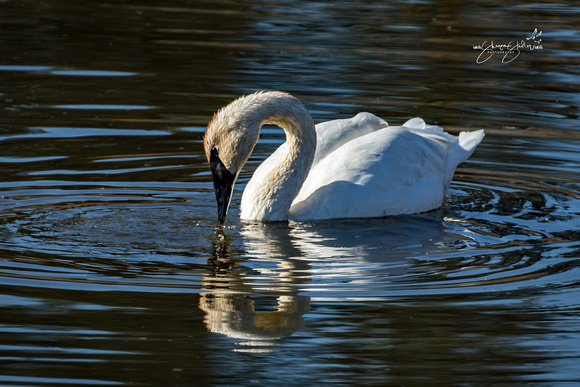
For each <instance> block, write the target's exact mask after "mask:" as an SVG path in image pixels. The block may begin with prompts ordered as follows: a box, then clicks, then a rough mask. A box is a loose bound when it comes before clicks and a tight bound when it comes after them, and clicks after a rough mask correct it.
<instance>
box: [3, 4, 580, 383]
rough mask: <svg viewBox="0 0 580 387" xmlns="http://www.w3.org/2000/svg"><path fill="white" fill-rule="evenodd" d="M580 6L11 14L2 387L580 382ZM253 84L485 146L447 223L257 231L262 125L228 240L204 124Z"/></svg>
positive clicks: (266, 141) (438, 215)
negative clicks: (250, 194)
mask: <svg viewBox="0 0 580 387" xmlns="http://www.w3.org/2000/svg"><path fill="white" fill-rule="evenodd" d="M579 17H580V9H579V8H578V7H575V6H574V5H573V4H563V3H558V2H548V3H542V4H528V3H509V4H507V3H506V4H503V3H497V2H488V1H485V2H467V3H456V2H437V1H418V2H385V3H380V4H379V3H372V2H362V3H361V2H354V1H346V2H339V3H335V2H308V3H304V4H302V3H301V4H297V3H295V2H283V1H282V2H258V3H256V2H241V3H240V2H229V1H218V2H211V3H208V2H202V1H188V2H179V1H169V2H164V3H163V4H161V3H159V4H153V3H150V2H139V1H130V2H121V3H119V2H100V1H97V2H90V3H82V2H74V1H64V2H63V1H59V2H55V1H47V2H35V1H10V0H9V1H5V2H2V3H0V31H2V33H1V34H0V49H1V52H2V56H0V171H1V173H0V384H2V385H17V386H24V385H27V386H62V385H125V384H126V385H176V386H184V385H254V384H258V385H260V384H263V385H273V384H284V385H304V384H308V385H312V384H314V385H316V384H320V383H324V382H333V383H337V384H339V385H352V384H388V385H419V384H424V385H456V384H460V385H482V384H532V385H568V384H569V385H573V384H576V383H580V368H579V367H578V364H579V361H580V349H579V348H580V333H579V332H580V329H579V327H580V242H579V241H580V231H579V230H580V220H579V219H580V217H579V215H580V204H579V202H578V198H579V197H580V184H579V183H580V178H579V176H580V175H579V173H578V170H579V166H580V156H579V155H580V152H579V149H580V132H579V131H578V122H579V120H578V118H579V106H580V98H579V96H580V70H579V67H578V65H577V62H578V58H579V54H578V53H579V52H580V50H579V49H580V33H579V32H578V28H577V23H576V21H577V20H578V18H579ZM540 32H541V34H540ZM492 42H493V45H495V47H496V48H495V49H496V52H494V53H493V54H491V53H489V52H488V51H486V52H485V55H486V58H488V59H487V60H485V61H482V60H481V58H482V56H480V55H483V53H482V51H483V47H489V45H490V44H492ZM522 42H523V43H522ZM531 42H535V43H531ZM526 44H527V45H526ZM532 44H533V47H534V48H533V49H532V48H531V47H532V46H531V45H532ZM474 46H476V48H474ZM479 46H481V47H482V48H477V47H479ZM540 46H541V47H540ZM514 47H516V48H514ZM502 50H503V51H502ZM517 50H519V53H518V52H517ZM499 51H502V52H499ZM478 57H479V58H480V59H479V60H478ZM510 59H511V60H510ZM508 60H510V61H509V63H504V62H507V61H508ZM478 62H480V63H478ZM256 90H284V91H288V92H291V93H292V94H294V95H295V96H297V97H298V98H300V99H301V100H302V101H303V102H304V104H305V105H306V107H307V108H308V109H309V110H310V111H311V112H312V115H313V118H314V120H315V121H316V122H321V121H325V120H329V119H334V118H347V117H351V116H353V115H354V114H356V113H357V112H359V111H369V112H372V113H374V114H376V115H378V116H380V117H382V118H384V119H385V120H387V121H388V122H389V123H391V124H393V125H396V124H400V123H402V122H404V121H406V120H407V119H409V118H411V117H414V116H420V117H423V118H424V119H425V120H426V121H427V122H429V123H436V124H438V125H441V126H443V127H444V128H445V129H446V130H448V131H449V132H451V133H454V134H457V133H458V132H459V131H461V130H476V129H480V128H483V129H485V130H486V137H485V140H484V142H483V143H482V144H481V145H480V146H479V147H478V149H477V151H476V152H475V153H474V155H473V156H472V157H471V158H470V160H469V161H468V162H466V163H464V164H462V165H460V167H459V168H458V170H457V172H456V174H455V178H454V181H453V183H452V186H451V188H450V191H449V194H448V199H447V202H446V204H445V206H444V207H443V208H441V209H440V210H437V211H434V212H431V213H428V214H420V215H412V216H401V217H394V218H387V219H372V220H368V219H366V220H345V221H332V222H323V221H321V222H302V223H299V222H289V223H280V224H260V223H243V222H240V221H239V217H238V215H239V212H238V206H239V200H240V197H241V192H242V191H241V190H242V189H243V187H244V183H246V182H247V181H248V179H249V177H250V176H251V173H252V171H253V170H254V169H255V168H256V166H257V165H259V163H260V162H261V161H262V160H264V159H265V158H266V157H267V156H268V155H269V154H270V153H272V152H273V151H274V149H276V147H277V146H279V144H281V143H282V142H283V141H284V138H283V133H282V131H281V130H280V129H277V128H267V129H265V130H264V131H263V133H262V139H261V141H260V142H259V143H258V146H257V148H256V151H255V153H254V154H253V155H252V158H251V159H250V161H249V163H248V164H247V166H246V168H245V169H244V171H243V173H242V175H241V184H238V185H236V188H237V189H238V191H236V193H235V195H234V201H233V204H232V207H231V211H230V214H229V222H228V225H227V226H226V227H224V228H222V229H220V228H216V227H215V224H216V206H215V199H214V194H213V189H212V183H211V174H210V172H209V168H208V166H207V162H206V160H205V155H204V152H203V149H202V137H203V133H204V131H205V125H206V124H207V122H208V121H209V120H210V118H211V116H212V114H213V113H214V112H215V111H216V110H217V109H219V108H220V107H222V106H224V105H225V104H227V103H228V102H230V101H231V100H233V99H234V98H236V97H238V96H239V95H242V94H247V93H251V92H253V91H256Z"/></svg>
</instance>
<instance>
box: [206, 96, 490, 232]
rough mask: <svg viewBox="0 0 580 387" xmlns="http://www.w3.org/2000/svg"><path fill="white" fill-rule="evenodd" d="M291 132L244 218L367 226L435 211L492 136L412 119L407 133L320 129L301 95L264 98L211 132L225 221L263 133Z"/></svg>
mask: <svg viewBox="0 0 580 387" xmlns="http://www.w3.org/2000/svg"><path fill="white" fill-rule="evenodd" d="M266 124H271V125H277V126H280V127H282V128H283V129H284V131H285V132H286V142H285V143H283V144H282V145H281V146H280V147H279V148H278V149H277V150H276V151H275V152H274V153H273V154H272V155H271V156H270V157H269V158H268V159H266V160H265V161H264V162H263V163H262V164H261V165H260V166H259V167H258V168H257V169H256V171H255V172H254V175H253V176H252V179H251V180H250V181H249V182H248V184H247V186H246V189H245V190H244V193H243V195H242V203H241V213H240V217H241V218H242V219H245V220H260V221H278V220H287V219H289V218H290V219H295V220H313V219H332V218H367V217H383V216H388V215H400V214H411V213H418V212H424V211H429V210H433V209H435V208H438V207H440V206H441V205H442V204H443V201H444V198H445V192H446V191H447V187H448V186H449V183H450V181H451V178H452V177H453V173H454V172H455V168H456V167H457V165H458V164H459V163H461V162H463V161H465V160H466V159H467V158H468V157H469V156H470V155H471V154H472V153H473V151H474V149H475V147H476V146H477V145H478V144H479V143H480V142H481V140H482V139H483V137H484V133H483V130H478V131H476V132H462V133H461V134H460V135H459V138H457V137H455V136H452V135H450V134H447V133H445V132H443V129H441V128H440V127H438V126H430V125H425V123H424V121H423V120H422V119H420V118H413V119H411V120H409V121H407V122H406V123H405V124H404V125H403V126H396V127H392V126H388V124H387V123H386V122H385V121H383V120H382V119H380V118H378V117H376V116H374V115H372V114H370V113H360V114H358V115H357V116H355V117H353V118H351V119H344V120H335V121H329V122H325V123H322V124H319V125H317V126H316V127H315V126H314V122H313V121H312V117H311V116H310V114H309V113H308V111H307V110H306V108H305V107H304V106H303V105H302V103H301V102H300V101H299V100H298V99H296V98H294V97H293V96H291V95H289V94H286V93H282V92H258V93H255V94H251V95H248V96H244V97H241V98H238V99H237V100H235V101H233V102H232V103H230V104H229V105H227V106H226V107H224V108H222V109H220V110H219V111H218V112H217V113H216V114H215V115H214V117H213V119H212V120H211V122H210V123H209V125H208V127H207V131H206V133H205V136H204V148H205V152H206V156H207V159H208V161H209V163H210V166H211V170H212V176H213V181H214V188H215V193H216V198H217V202H218V221H219V222H220V223H223V222H224V221H225V218H226V214H227V210H228V206H229V203H230V198H231V193H232V191H233V188H234V183H235V181H236V178H237V177H238V174H239V172H240V170H241V169H242V167H243V166H244V164H245V163H246V161H247V160H248V158H249V156H250V154H251V153H252V150H253V149H254V146H255V145H256V143H257V141H258V137H259V134H260V128H261V127H262V125H266Z"/></svg>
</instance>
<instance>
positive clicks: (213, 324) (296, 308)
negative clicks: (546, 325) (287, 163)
mask: <svg viewBox="0 0 580 387" xmlns="http://www.w3.org/2000/svg"><path fill="white" fill-rule="evenodd" d="M279 230H283V229H282V228H280V229H279ZM260 231H263V229H260V228H254V227H249V228H244V231H243V232H242V234H246V235H248V236H251V237H252V238H253V241H254V243H258V244H260V248H259V250H260V256H261V257H260V259H261V260H262V261H263V267H262V268H260V269H256V270H255V272H253V271H251V270H249V269H248V268H247V267H244V265H243V260H242V259H241V258H237V257H236V254H235V253H233V252H232V248H231V245H230V238H229V236H228V235H227V233H226V232H224V230H223V229H222V228H221V227H218V228H216V234H215V238H214V241H213V257H212V258H211V259H210V260H209V262H208V263H209V264H210V268H211V270H210V271H209V272H208V273H207V274H206V275H205V276H204V278H203V282H202V289H203V290H209V292H207V293H201V297H200V301H199V307H200V308H201V309H202V310H203V311H204V312H205V313H206V317H205V319H204V321H205V324H206V326H207V328H208V329H209V330H210V331H212V332H217V333H222V334H225V335H227V336H229V337H232V338H236V339H244V340H246V341H244V342H241V343H240V344H241V345H243V346H245V347H246V348H245V349H244V350H246V351H252V352H256V351H269V350H267V349H265V347H267V346H271V345H274V344H275V340H277V339H280V338H283V337H286V336H290V335H292V334H293V333H294V332H296V331H298V330H300V329H302V328H303V327H304V318H303V315H304V314H305V313H307V312H308V311H309V304H310V297H306V296H302V295H299V294H298V293H299V288H298V287H296V286H295V285H298V284H300V283H301V282H302V278H304V277H303V276H297V275H295V272H296V271H308V269H309V264H308V262H307V261H305V260H297V259H291V258H290V259H289V258H288V257H291V256H293V255H294V254H292V253H295V251H292V250H295V248H294V247H293V246H292V245H291V244H288V243H286V242H288V241H289V240H290V239H289V238H288V235H286V236H285V237H282V238H280V239H269V238H267V237H266V236H265V235H263V234H261V233H260ZM258 234H260V235H258ZM278 242H280V243H278ZM288 254H290V255H288ZM268 267H271V269H269V268H268ZM268 271H275V272H277V274H278V275H277V276H276V281H275V282H272V283H269V284H268V285H267V286H264V285H263V283H262V280H261V278H260V275H261V274H264V273H265V272H268Z"/></svg>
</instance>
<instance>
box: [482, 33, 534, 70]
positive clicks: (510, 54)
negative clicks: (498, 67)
mask: <svg viewBox="0 0 580 387" xmlns="http://www.w3.org/2000/svg"><path fill="white" fill-rule="evenodd" d="M540 36H542V31H538V29H537V28H535V29H534V32H532V34H531V35H530V36H528V37H526V39H525V40H523V39H522V40H520V41H518V42H515V43H513V41H510V42H509V43H507V44H494V42H493V40H492V41H491V43H489V44H488V42H487V41H485V42H483V44H480V45H474V46H473V49H474V50H481V53H480V54H479V56H478V57H477V59H476V60H475V62H476V63H484V62H487V61H488V60H489V59H491V57H492V56H494V55H495V54H499V55H503V57H502V59H501V62H502V63H510V62H512V61H514V60H515V59H516V58H517V57H518V56H520V53H521V51H520V50H524V49H528V50H530V51H533V50H541V49H543V48H544V47H543V46H542V44H541V43H542V39H540Z"/></svg>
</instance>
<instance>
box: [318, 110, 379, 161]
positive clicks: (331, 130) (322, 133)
mask: <svg viewBox="0 0 580 387" xmlns="http://www.w3.org/2000/svg"><path fill="white" fill-rule="evenodd" d="M388 126H389V124H387V122H386V121H385V120H383V119H382V118H379V117H377V116H375V115H374V114H371V113H366V112H363V113H359V114H357V115H356V116H354V117H352V118H347V119H340V120H332V121H327V122H322V123H320V124H318V125H316V153H315V155H314V162H313V165H316V164H317V163H318V162H319V161H320V160H322V159H323V158H325V157H326V156H328V155H329V154H330V153H332V152H333V151H335V150H336V149H338V148H339V147H341V146H342V145H344V144H346V143H348V142H349V141H352V140H353V139H355V138H358V137H361V136H364V135H365V134H368V133H372V132H374V131H377V130H379V129H384V128H386V127H388Z"/></svg>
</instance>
